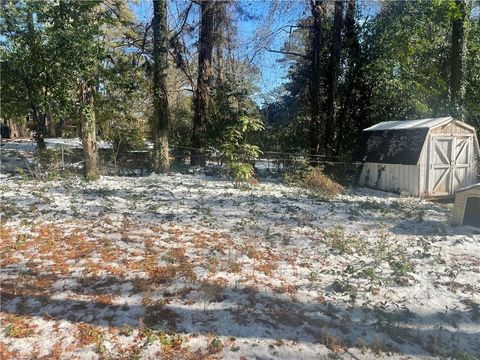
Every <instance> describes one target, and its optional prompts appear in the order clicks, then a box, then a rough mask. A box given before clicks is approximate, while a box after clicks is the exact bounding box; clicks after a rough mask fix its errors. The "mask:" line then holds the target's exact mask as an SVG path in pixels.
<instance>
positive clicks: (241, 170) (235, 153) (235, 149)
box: [221, 116, 263, 186]
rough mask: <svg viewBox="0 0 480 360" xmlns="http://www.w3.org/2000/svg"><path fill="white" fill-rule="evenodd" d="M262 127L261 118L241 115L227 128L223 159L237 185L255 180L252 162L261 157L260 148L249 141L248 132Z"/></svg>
mask: <svg viewBox="0 0 480 360" xmlns="http://www.w3.org/2000/svg"><path fill="white" fill-rule="evenodd" d="M262 129H263V124H262V122H261V120H259V119H257V118H254V117H250V116H240V118H239V119H238V121H237V122H236V123H235V124H234V125H232V126H230V127H229V128H228V129H227V132H226V136H225V141H224V143H223V144H222V146H221V152H222V159H223V160H224V161H225V163H226V165H227V167H228V170H229V171H230V175H231V176H232V178H233V179H234V181H235V185H236V186H239V185H243V184H247V183H249V182H251V181H252V180H253V175H254V171H253V165H252V164H251V162H252V161H254V160H255V159H257V158H258V157H259V155H260V149H259V148H258V146H256V145H252V144H249V143H248V134H249V133H252V132H256V131H260V130H262Z"/></svg>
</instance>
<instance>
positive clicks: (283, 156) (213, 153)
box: [55, 144, 362, 179]
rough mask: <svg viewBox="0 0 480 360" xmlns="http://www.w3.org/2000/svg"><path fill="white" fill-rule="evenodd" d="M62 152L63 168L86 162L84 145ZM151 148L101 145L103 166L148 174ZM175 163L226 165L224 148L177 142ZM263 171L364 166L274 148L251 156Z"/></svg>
mask: <svg viewBox="0 0 480 360" xmlns="http://www.w3.org/2000/svg"><path fill="white" fill-rule="evenodd" d="M55 149H56V150H57V151H58V153H59V157H60V158H59V159H58V157H57V161H59V162H60V164H61V168H62V169H64V168H70V169H72V168H78V169H80V168H81V167H82V166H83V149H82V148H79V147H71V146H68V145H65V144H56V145H55ZM151 153H152V150H151V149H149V148H146V149H143V150H137V151H128V152H125V153H119V154H115V153H114V151H113V150H112V149H111V148H99V149H98V154H99V167H100V168H101V171H102V173H104V174H106V175H111V174H117V175H144V174H148V173H149V172H151V171H152V168H151V164H152V161H151V155H152V154H151ZM170 157H171V162H172V167H173V168H174V169H180V170H181V169H186V168H188V167H189V166H190V162H191V159H192V158H194V157H202V158H204V159H205V162H206V165H207V167H219V168H221V167H224V165H225V162H224V158H223V156H222V154H221V152H220V151H218V150H217V149H214V148H208V149H203V150H201V149H198V148H193V147H189V146H183V145H179V146H175V147H173V148H171V149H170ZM247 161H248V162H249V163H251V164H252V165H253V167H254V169H255V172H256V173H257V174H259V175H265V174H266V175H282V174H283V173H285V172H288V171H297V170H299V169H302V168H305V165H306V164H307V165H310V166H321V167H323V169H324V171H325V172H326V173H328V174H330V175H332V176H333V177H335V178H337V179H352V178H355V177H356V175H357V173H358V170H359V169H360V168H361V165H362V163H361V162H349V161H344V160H342V159H341V158H340V157H337V156H327V155H311V154H308V153H307V152H294V151H285V152H282V151H270V150H265V151H261V152H260V156H259V158H257V159H247Z"/></svg>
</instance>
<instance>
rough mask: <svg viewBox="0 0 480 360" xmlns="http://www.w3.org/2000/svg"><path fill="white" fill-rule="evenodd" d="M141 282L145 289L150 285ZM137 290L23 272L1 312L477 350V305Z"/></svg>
mask: <svg viewBox="0 0 480 360" xmlns="http://www.w3.org/2000/svg"><path fill="white" fill-rule="evenodd" d="M4 271H8V269H6V270H4ZM144 281H147V283H148V286H152V280H150V279H147V280H144ZM172 283H175V281H172ZM35 284H39V285H35ZM139 285H141V284H140V283H138V282H136V281H134V280H126V279H121V278H117V277H114V276H111V277H106V278H102V277H92V276H90V277H88V276H85V277H73V276H59V275H42V274H39V273H35V272H32V271H30V272H26V273H23V274H22V277H21V282H18V281H15V280H7V281H4V282H3V284H2V290H1V297H2V310H1V311H2V312H3V313H4V314H16V315H27V316H34V317H43V318H45V319H47V320H65V321H69V322H71V323H73V324H75V323H88V324H92V325H97V326H101V327H109V326H115V327H121V326H124V325H128V326H130V327H133V328H139V327H142V326H147V327H149V328H151V329H154V330H171V331H176V332H180V333H182V332H185V333H198V334H205V335H208V334H212V333H214V334H217V335H220V336H234V337H237V338H263V339H271V340H272V341H275V340H276V339H284V340H292V341H301V342H307V343H321V344H324V345H326V346H327V347H330V346H333V344H336V345H340V346H344V347H346V348H348V347H352V346H361V344H363V345H365V343H366V344H369V343H370V344H372V343H377V344H378V342H379V340H380V342H381V343H382V344H384V346H385V347H386V348H388V349H390V351H394V352H397V353H399V354H409V355H425V354H428V351H429V350H431V349H430V348H429V344H430V343H431V342H432V341H433V340H435V341H437V342H438V343H439V344H443V346H444V350H445V351H454V350H455V349H454V348H453V346H457V348H458V349H459V350H461V351H466V352H468V351H469V352H475V349H478V346H479V345H480V333H479V332H473V333H472V332H467V331H464V330H462V327H463V326H464V325H469V326H470V327H471V326H472V324H473V325H475V324H476V325H477V330H478V325H479V323H478V320H479V318H478V316H479V313H478V307H479V306H480V304H475V303H473V302H472V303H469V304H468V305H469V306H470V308H468V307H466V309H465V310H454V311H449V312H445V313H443V312H442V313H430V314H424V315H421V316H419V315H417V314H415V313H413V312H411V311H410V310H408V309H405V308H403V309H402V308H398V307H395V306H393V305H392V306H390V307H386V308H378V307H374V308H370V309H368V308H363V307H358V308H353V307H350V306H347V305H346V304H345V303H333V302H324V303H302V302H299V301H296V300H294V299H292V298H291V297H288V296H286V295H275V294H266V293H265V292H260V291H259V290H257V289H254V288H251V287H246V288H233V287H221V286H217V287H215V288H212V289H205V288H204V287H203V286H202V285H198V284H192V286H191V287H190V288H188V291H187V292H183V293H182V295H178V294H175V293H172V292H169V291H167V290H166V288H165V286H166V285H167V284H165V283H162V282H160V283H154V284H153V286H154V287H155V288H156V289H157V290H158V291H157V293H158V294H162V295H161V296H159V297H158V298H157V299H156V300H155V301H150V302H148V303H147V305H142V300H141V299H142V296H143V295H145V293H144V290H142V289H141V287H139ZM169 285H171V283H170V284H169ZM62 291H63V292H65V293H62ZM148 293H150V292H148ZM105 295H107V296H108V295H111V296H113V298H108V297H105ZM134 295H135V297H134ZM120 296H123V298H119V297H120ZM75 297H77V298H75ZM192 302H193V305H192ZM219 302H222V306H221V308H219V306H218V303H219ZM445 323H446V324H447V325H450V326H448V328H445ZM439 324H443V325H441V326H440V327H439ZM450 344H456V345H450Z"/></svg>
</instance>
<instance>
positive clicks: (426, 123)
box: [363, 116, 453, 131]
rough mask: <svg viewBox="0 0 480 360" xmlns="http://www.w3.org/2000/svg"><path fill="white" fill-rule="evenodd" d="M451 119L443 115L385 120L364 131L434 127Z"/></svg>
mask: <svg viewBox="0 0 480 360" xmlns="http://www.w3.org/2000/svg"><path fill="white" fill-rule="evenodd" d="M450 120H453V119H452V117H451V116H447V117H441V118H429V119H420V120H397V121H384V122H381V123H378V124H376V125H373V126H370V127H369V128H366V129H364V130H363V131H378V130H406V129H430V128H432V127H435V126H438V125H441V124H443V123H445V122H448V121H450Z"/></svg>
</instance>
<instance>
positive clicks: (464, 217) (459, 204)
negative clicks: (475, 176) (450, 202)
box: [452, 183, 480, 227]
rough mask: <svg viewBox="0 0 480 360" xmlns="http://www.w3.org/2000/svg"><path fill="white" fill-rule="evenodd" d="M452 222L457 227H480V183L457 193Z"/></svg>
mask: <svg viewBox="0 0 480 360" xmlns="http://www.w3.org/2000/svg"><path fill="white" fill-rule="evenodd" d="M452 222H453V223H454V224H455V225H473V226H477V227H480V183H479V184H474V185H471V186H468V187H466V188H463V189H460V190H458V191H457V192H456V193H455V205H454V206H453V216H452Z"/></svg>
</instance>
